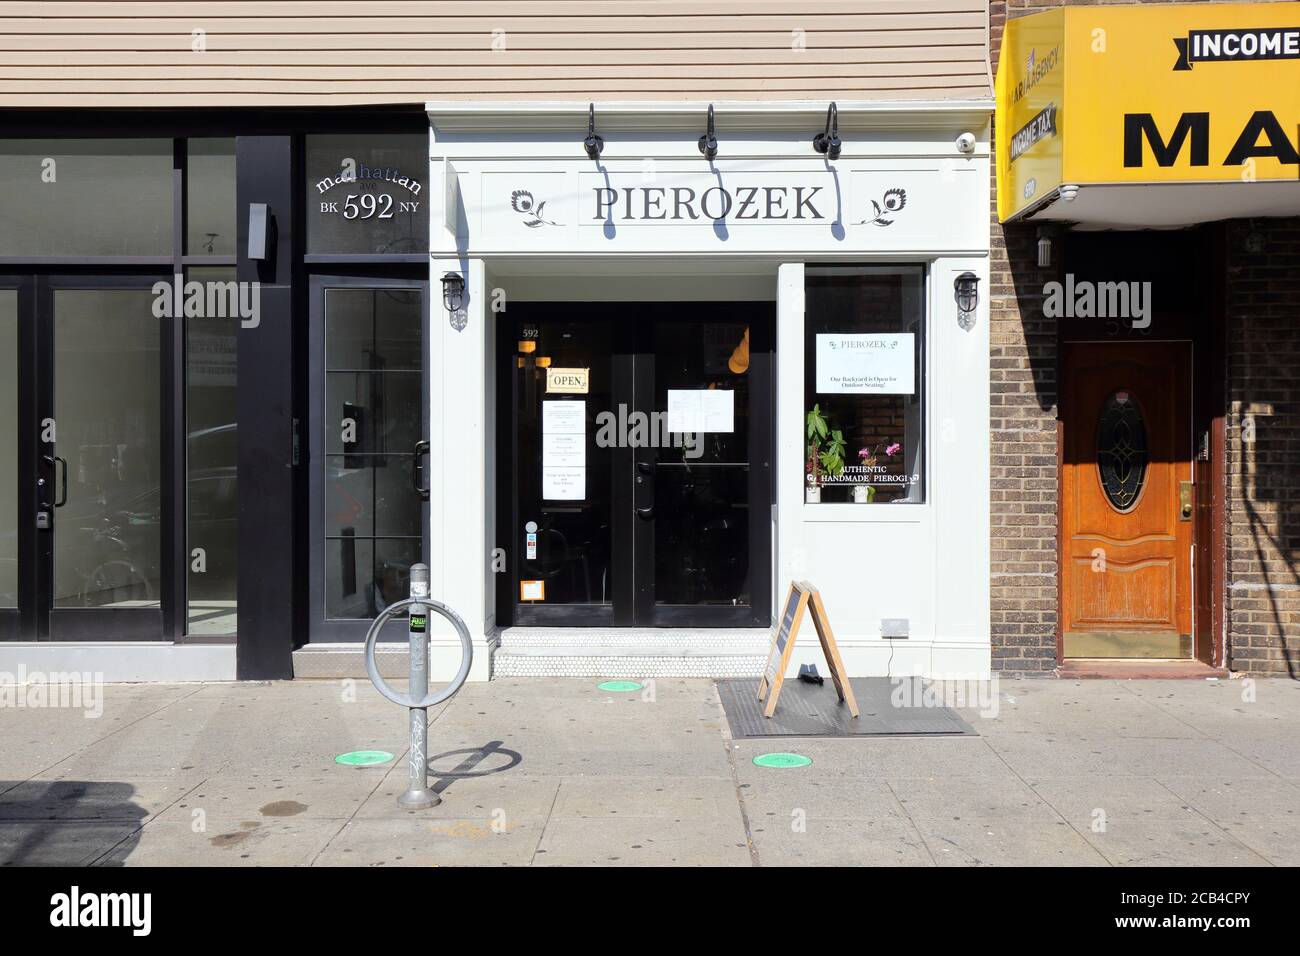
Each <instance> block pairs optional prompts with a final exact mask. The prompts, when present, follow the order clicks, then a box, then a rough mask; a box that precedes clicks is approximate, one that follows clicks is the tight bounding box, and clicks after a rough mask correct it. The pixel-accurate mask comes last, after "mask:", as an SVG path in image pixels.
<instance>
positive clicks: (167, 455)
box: [0, 271, 187, 641]
mask: <svg viewBox="0 0 1300 956" xmlns="http://www.w3.org/2000/svg"><path fill="white" fill-rule="evenodd" d="M160 281H165V282H168V283H169V285H170V282H171V277H170V276H168V275H165V274H163V273H161V272H150V273H134V272H122V273H115V274H102V273H99V272H93V273H92V272H77V273H73V272H64V271H60V272H52V273H46V272H41V273H28V274H23V275H17V276H13V275H11V276H8V277H5V278H0V288H8V289H15V288H16V289H17V290H18V354H19V362H18V383H17V384H18V389H19V399H18V432H17V438H18V448H17V467H18V610H17V613H15V612H14V611H13V610H12V609H6V610H5V611H3V612H0V639H17V640H38V641H39V640H77V641H113V640H119V641H120V640H130V641H163V640H169V639H170V637H171V633H172V631H173V629H174V627H175V624H176V621H177V620H178V615H180V619H183V615H184V613H185V592H184V587H185V580H184V574H185V568H186V567H187V563H186V561H185V528H184V526H183V519H184V495H185V475H184V461H185V458H184V441H185V436H184V431H185V423H184V421H183V420H181V419H179V418H178V413H179V410H180V409H182V408H183V407H184V405H183V399H184V387H185V384H184V365H183V361H184V328H183V322H182V321H179V320H177V319H175V318H172V317H168V316H162V317H159V319H158V323H159V325H158V335H159V360H160V369H159V388H160V395H159V416H160V420H159V423H158V426H159V437H160V447H159V488H158V495H159V521H160V527H159V554H158V562H159V567H158V571H159V582H160V590H159V595H158V598H159V607H158V608H104V607H87V608H55V607H53V580H54V578H53V574H54V564H53V562H54V550H53V547H54V534H55V530H54V529H55V528H56V527H57V525H58V522H59V508H60V507H62V505H60V504H59V503H58V498H60V497H62V494H61V489H62V488H63V487H64V485H63V483H64V482H66V480H67V468H68V465H67V464H66V462H65V456H59V455H58V450H59V449H58V423H57V421H56V422H55V442H54V446H53V448H50V447H47V445H46V443H44V442H43V441H42V440H41V433H42V431H43V424H42V423H43V422H45V421H46V420H47V419H48V420H53V419H54V380H55V376H56V375H57V374H58V369H57V368H56V365H55V341H54V318H55V317H54V297H55V296H54V294H55V292H57V291H62V290H99V289H103V290H114V289H149V288H151V287H152V286H153V285H154V284H155V283H157V282H160ZM178 363H179V364H178ZM58 462H63V464H62V470H60V468H59V465H58V464H57V463H58ZM47 505H48V507H46V506H47ZM40 511H48V512H49V513H50V528H49V529H48V530H43V529H38V528H37V525H36V515H37V513H38V512H40Z"/></svg>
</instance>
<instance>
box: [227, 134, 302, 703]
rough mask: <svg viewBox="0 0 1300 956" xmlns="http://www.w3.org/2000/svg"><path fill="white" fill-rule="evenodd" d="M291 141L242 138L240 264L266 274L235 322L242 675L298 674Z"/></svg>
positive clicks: (242, 269)
mask: <svg viewBox="0 0 1300 956" xmlns="http://www.w3.org/2000/svg"><path fill="white" fill-rule="evenodd" d="M292 158H293V143H292V137H290V136H240V137H238V138H237V140H236V175H237V187H236V205H237V216H238V219H237V235H238V250H237V255H238V265H237V273H238V279H239V281H240V282H260V283H261V300H260V315H259V322H258V324H257V325H256V327H250V325H249V324H248V323H242V324H241V326H240V329H239V346H238V349H239V366H238V367H239V393H238V406H237V408H238V411H237V415H238V422H239V469H238V475H239V478H238V487H239V492H238V495H239V539H238V540H239V545H238V552H239V621H238V635H239V637H238V645H237V664H236V669H237V676H238V678H239V679H240V680H271V679H281V678H289V677H292V676H293V627H294V600H293V598H294V571H295V568H294V484H295V481H294V465H295V462H294V435H293V432H294V417H293V416H294V404H293V398H294V392H293V369H294V361H293V261H294V260H293V255H294V248H293V241H294V235H293V226H294V217H293V212H292V209H293V162H292ZM254 203H265V204H267V207H268V214H269V229H268V236H267V251H266V255H267V258H266V259H264V260H261V261H258V260H254V259H250V258H249V255H248V254H249V242H248V239H249V235H248V233H249V207H250V205H251V204H254Z"/></svg>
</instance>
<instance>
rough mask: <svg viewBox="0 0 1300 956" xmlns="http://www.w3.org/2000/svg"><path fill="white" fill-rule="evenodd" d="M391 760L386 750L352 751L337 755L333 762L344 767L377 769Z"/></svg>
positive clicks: (391, 756) (390, 755)
mask: <svg viewBox="0 0 1300 956" xmlns="http://www.w3.org/2000/svg"><path fill="white" fill-rule="evenodd" d="M392 759H393V755H392V754H390V753H389V752H388V751H387V750H354V751H352V752H351V753H346V754H339V755H338V756H337V757H335V758H334V762H335V763H341V764H343V765H344V766H345V767H377V766H378V765H379V764H381V763H388V762H389V761H390V760H392Z"/></svg>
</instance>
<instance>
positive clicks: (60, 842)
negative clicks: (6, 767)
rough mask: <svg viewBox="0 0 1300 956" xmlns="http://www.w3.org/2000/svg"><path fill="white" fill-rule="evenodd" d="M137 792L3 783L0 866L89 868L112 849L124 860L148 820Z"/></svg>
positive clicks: (105, 785)
mask: <svg viewBox="0 0 1300 956" xmlns="http://www.w3.org/2000/svg"><path fill="white" fill-rule="evenodd" d="M135 792H136V791H135V787H134V786H132V785H131V784H129V783H119V782H116V781H97V780H96V781H92V780H28V781H24V782H22V783H18V784H15V783H14V782H12V781H0V794H2V795H0V866H87V865H89V864H91V863H93V862H95V861H96V860H97V859H99V858H100V857H103V856H104V855H106V854H107V853H108V852H109V851H110V850H113V849H119V850H120V851H124V852H119V853H117V854H115V856H116V857H117V858H118V859H119V860H121V859H124V858H125V857H126V856H128V855H129V854H130V852H131V850H133V849H134V848H135V845H136V844H137V843H138V842H139V841H140V828H141V824H142V823H143V821H144V818H145V817H146V816H148V814H149V812H148V811H147V810H146V809H145V808H144V807H142V806H140V805H139V804H137V803H135V802H133V800H132V798H133V797H134V796H135ZM114 865H121V864H120V863H118V864H114Z"/></svg>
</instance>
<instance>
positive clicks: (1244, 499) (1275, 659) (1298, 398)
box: [989, 0, 1300, 678]
mask: <svg viewBox="0 0 1300 956" xmlns="http://www.w3.org/2000/svg"><path fill="white" fill-rule="evenodd" d="M1071 2H1074V0H1048V2H1042V0H1039V2H1018V0H1011V2H1006V0H993V2H991V3H990V4H989V19H990V25H991V31H990V38H989V40H990V50H991V54H992V63H993V68H994V70H996V69H997V62H998V53H999V51H1000V49H1001V43H1002V30H1003V27H1004V25H1005V23H1006V20H1007V17H1008V15H1010V16H1011V17H1018V16H1025V15H1028V14H1031V13H1038V12H1040V11H1042V10H1046V9H1050V8H1053V7H1060V6H1065V5H1066V4H1067V3H1071ZM1085 2H1086V0H1085ZM1143 2H1151V0H1143ZM1154 2H1161V0H1154ZM991 187H992V195H994V196H996V183H993V184H991ZM992 217H993V228H992V255H991V263H990V276H991V288H990V289H989V302H990V322H991V329H990V333H991V368H992V396H991V401H992V413H991V421H990V427H991V442H992V448H991V452H992V465H993V475H992V489H993V491H992V502H991V512H992V513H991V526H992V539H993V540H992V572H993V578H992V582H991V586H992V620H991V621H990V627H991V634H992V645H993V667H994V669H995V670H998V671H1000V672H1001V673H1002V674H1004V675H1017V676H1019V675H1033V674H1049V673H1051V672H1052V671H1053V670H1054V668H1055V666H1056V627H1057V596H1058V592H1057V567H1058V565H1057V466H1056V444H1057V442H1056V414H1057V410H1056V402H1057V375H1056V364H1057V341H1056V334H1057V330H1056V325H1055V322H1054V321H1053V320H1051V319H1047V318H1045V317H1044V316H1043V314H1042V308H1041V298H1042V287H1043V284H1044V283H1045V282H1048V281H1050V280H1051V279H1053V278H1057V274H1056V273H1057V270H1056V269H1055V268H1053V269H1048V270H1039V269H1038V268H1037V266H1036V254H1035V251H1036V250H1035V243H1036V242H1037V229H1036V227H1035V226H1032V225H1010V226H1007V227H1005V228H1004V227H1002V226H1000V225H999V224H998V222H997V211H996V205H994V206H993V207H992ZM1226 235H1227V242H1226V259H1227V261H1226V262H1225V263H1222V264H1221V266H1220V267H1221V268H1224V269H1226V275H1225V299H1226V301H1225V307H1226V312H1227V314H1226V316H1225V321H1226V324H1227V338H1228V343H1229V345H1228V355H1227V361H1228V448H1227V470H1228V484H1229V488H1228V502H1227V555H1226V560H1227V587H1228V596H1227V622H1226V627H1227V632H1228V633H1227V663H1228V664H1229V666H1231V667H1232V669H1233V670H1238V671H1245V672H1248V673H1256V674H1275V675H1279V676H1290V677H1293V678H1300V219H1294V218H1293V219H1261V220H1236V221H1232V222H1230V223H1228V224H1226ZM1058 245H1059V244H1058ZM1054 258H1055V260H1056V264H1059V261H1060V257H1059V256H1054ZM1251 424H1253V429H1254V434H1253V440H1246V439H1248V438H1250V437H1251V436H1250V434H1249V428H1248V427H1247V426H1249V425H1251Z"/></svg>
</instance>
